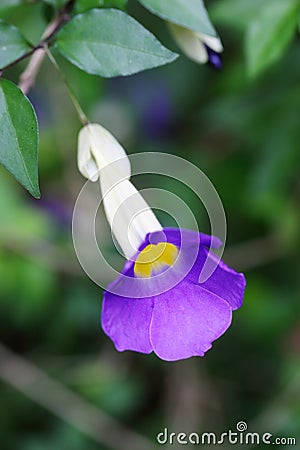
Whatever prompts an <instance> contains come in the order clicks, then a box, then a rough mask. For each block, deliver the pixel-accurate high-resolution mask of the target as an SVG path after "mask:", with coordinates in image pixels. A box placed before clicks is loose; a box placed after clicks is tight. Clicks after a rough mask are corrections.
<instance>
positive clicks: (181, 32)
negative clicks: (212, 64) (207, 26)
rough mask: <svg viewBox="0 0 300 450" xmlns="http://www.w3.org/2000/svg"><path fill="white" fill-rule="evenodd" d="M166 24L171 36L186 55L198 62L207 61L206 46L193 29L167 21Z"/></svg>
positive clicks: (203, 62)
mask: <svg viewBox="0 0 300 450" xmlns="http://www.w3.org/2000/svg"><path fill="white" fill-rule="evenodd" d="M168 26H169V29H170V31H171V33H172V35H173V38H174V39H175V41H176V42H177V44H178V46H179V47H180V48H181V50H182V51H183V52H184V53H185V54H186V56H188V57H189V58H190V59H192V60H193V61H196V62H197V63H200V64H205V63H206V62H207V61H208V54H207V51H206V48H205V46H204V44H203V43H202V41H201V39H200V38H199V36H198V34H197V33H196V32H195V31H192V30H189V29H188V28H184V27H181V26H180V25H175V24H174V23H168Z"/></svg>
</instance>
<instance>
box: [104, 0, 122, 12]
mask: <svg viewBox="0 0 300 450" xmlns="http://www.w3.org/2000/svg"><path fill="white" fill-rule="evenodd" d="M127 2H128V0H104V8H117V9H123V10H124V9H125V8H126V6H127Z"/></svg>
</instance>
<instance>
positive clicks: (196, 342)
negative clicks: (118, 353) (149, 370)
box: [150, 281, 231, 361]
mask: <svg viewBox="0 0 300 450" xmlns="http://www.w3.org/2000/svg"><path fill="white" fill-rule="evenodd" d="M230 323H231V308H230V306H229V305H228V303H227V302H225V301H224V300H222V299H221V298H220V297H218V296H216V295H214V294H213V293H210V292H208V291H205V290H203V289H201V288H200V287H199V286H197V285H195V284H192V283H188V282H186V281H183V282H182V283H180V284H179V285H178V286H176V287H175V288H174V289H171V290H170V291H168V292H166V293H164V294H161V295H159V296H157V297H156V298H155V300H154V309H153V314H152V321H151V326H150V340H151V343H152V346H153V350H154V352H155V353H156V354H157V355H158V356H159V357H160V358H161V359H164V360H166V361H175V360H178V359H185V358H189V357H191V356H203V355H204V353H205V352H206V351H207V350H209V349H210V348H211V343H212V341H214V340H215V339H217V338H218V337H219V336H221V335H222V334H223V333H224V332H225V331H226V330H227V328H228V327H229V325H230Z"/></svg>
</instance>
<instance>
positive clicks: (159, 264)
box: [134, 242, 178, 278]
mask: <svg viewBox="0 0 300 450" xmlns="http://www.w3.org/2000/svg"><path fill="white" fill-rule="evenodd" d="M177 255H178V248H177V247H176V246H175V245H173V244H169V243H167V242H160V243H159V244H149V245H147V247H145V248H144V250H142V251H141V252H140V254H139V256H138V257H137V259H136V262H135V264H134V274H135V275H136V276H137V277H143V278H146V277H151V275H153V273H155V272H156V273H159V272H160V271H161V270H162V269H164V268H165V267H166V266H167V267H171V266H172V264H173V263H174V261H175V259H176V257H177Z"/></svg>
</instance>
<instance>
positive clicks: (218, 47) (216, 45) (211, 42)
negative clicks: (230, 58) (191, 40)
mask: <svg viewBox="0 0 300 450" xmlns="http://www.w3.org/2000/svg"><path fill="white" fill-rule="evenodd" d="M197 35H198V36H199V38H200V39H201V41H202V42H203V43H204V44H206V45H207V47H209V48H211V49H212V50H214V51H215V52H216V53H221V52H222V51H223V45H222V42H221V39H220V38H219V37H218V36H209V35H208V34H203V33H197Z"/></svg>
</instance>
